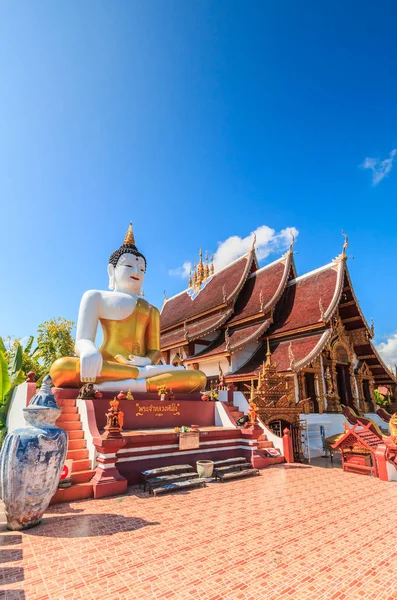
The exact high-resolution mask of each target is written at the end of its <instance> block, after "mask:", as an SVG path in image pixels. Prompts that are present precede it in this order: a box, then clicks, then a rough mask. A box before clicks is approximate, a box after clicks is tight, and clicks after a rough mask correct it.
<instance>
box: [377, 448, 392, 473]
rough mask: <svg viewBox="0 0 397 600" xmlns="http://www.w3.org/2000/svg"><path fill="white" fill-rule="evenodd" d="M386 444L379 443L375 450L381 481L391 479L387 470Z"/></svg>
mask: <svg viewBox="0 0 397 600" xmlns="http://www.w3.org/2000/svg"><path fill="white" fill-rule="evenodd" d="M386 450H387V449H386V445H385V444H379V446H377V448H376V450H375V457H376V462H377V464H378V477H379V479H380V480H381V481H389V474H388V472H387V464H386V462H387V459H386Z"/></svg>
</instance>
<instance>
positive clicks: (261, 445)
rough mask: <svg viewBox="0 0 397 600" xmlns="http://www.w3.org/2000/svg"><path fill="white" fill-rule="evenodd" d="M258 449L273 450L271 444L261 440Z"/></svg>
mask: <svg viewBox="0 0 397 600" xmlns="http://www.w3.org/2000/svg"><path fill="white" fill-rule="evenodd" d="M258 448H259V449H261V448H273V442H269V440H263V441H260V442H258Z"/></svg>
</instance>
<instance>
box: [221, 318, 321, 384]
mask: <svg viewBox="0 0 397 600" xmlns="http://www.w3.org/2000/svg"><path fill="white" fill-rule="evenodd" d="M327 331H328V330H327ZM323 336H324V332H321V333H317V334H315V335H307V336H305V337H300V338H296V339H293V340H285V341H281V342H280V341H279V340H274V341H273V342H272V343H271V344H270V351H271V353H272V362H273V364H275V365H276V367H277V370H278V371H280V372H281V371H288V370H290V362H291V361H290V357H289V347H290V344H292V346H291V347H292V352H293V355H294V359H295V364H298V365H299V363H304V361H305V359H306V358H307V357H309V355H310V354H311V353H312V352H313V351H314V350H315V349H316V348H317V347H318V351H321V349H322V347H323V346H322V344H321V342H322V340H323V339H324V338H323ZM324 343H325V341H324ZM265 358H266V344H265V343H263V344H262V345H261V347H260V348H259V349H258V350H257V351H256V352H255V354H254V355H253V356H252V357H251V359H250V360H249V361H248V362H247V363H245V365H243V366H242V367H240V369H238V370H237V371H236V372H235V373H233V375H232V376H231V378H235V377H236V378H237V377H240V376H247V375H252V376H253V377H254V376H255V375H257V372H258V371H259V369H260V368H261V365H262V363H263V361H264V360H265ZM312 360H313V359H312Z"/></svg>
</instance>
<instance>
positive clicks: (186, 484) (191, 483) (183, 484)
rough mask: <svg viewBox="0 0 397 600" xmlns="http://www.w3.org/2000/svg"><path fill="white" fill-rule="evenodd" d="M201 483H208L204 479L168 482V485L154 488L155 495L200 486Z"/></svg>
mask: <svg viewBox="0 0 397 600" xmlns="http://www.w3.org/2000/svg"><path fill="white" fill-rule="evenodd" d="M201 485H203V486H204V487H205V485H206V483H205V481H204V480H203V479H190V480H187V481H178V482H176V483H167V484H166V485H163V486H160V487H156V488H154V489H153V495H154V496H157V494H162V493H164V492H172V491H177V490H182V489H185V488H193V487H199V486H201Z"/></svg>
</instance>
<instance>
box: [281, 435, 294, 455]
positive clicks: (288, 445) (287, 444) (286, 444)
mask: <svg viewBox="0 0 397 600" xmlns="http://www.w3.org/2000/svg"><path fill="white" fill-rule="evenodd" d="M283 433H284V435H283V450H284V458H285V462H287V463H293V462H294V448H293V445H292V438H291V432H290V430H289V429H287V427H286V428H285V429H284V431H283Z"/></svg>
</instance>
